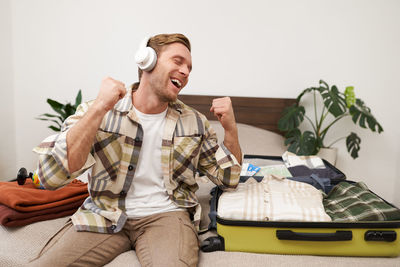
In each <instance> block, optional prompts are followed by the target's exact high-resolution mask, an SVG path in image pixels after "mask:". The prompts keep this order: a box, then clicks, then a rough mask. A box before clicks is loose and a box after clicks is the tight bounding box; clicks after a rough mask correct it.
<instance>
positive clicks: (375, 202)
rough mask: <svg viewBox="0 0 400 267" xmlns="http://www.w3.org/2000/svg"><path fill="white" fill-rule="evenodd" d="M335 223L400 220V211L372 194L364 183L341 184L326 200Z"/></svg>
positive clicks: (326, 207)
mask: <svg viewBox="0 0 400 267" xmlns="http://www.w3.org/2000/svg"><path fill="white" fill-rule="evenodd" d="M324 207H325V211H326V213H327V214H328V215H329V216H330V217H331V218H332V220H333V221H335V222H354V221H392V220H400V210H399V209H397V208H396V207H394V206H392V205H390V204H388V203H387V202H385V201H384V200H383V199H381V198H380V197H378V196H377V195H375V194H374V193H372V192H371V191H370V190H369V189H368V187H367V185H365V184H364V183H363V182H358V183H355V184H350V183H348V182H341V183H340V184H338V185H336V186H335V187H334V188H333V189H332V191H331V192H330V193H329V194H328V196H326V197H325V198H324Z"/></svg>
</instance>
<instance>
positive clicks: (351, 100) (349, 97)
mask: <svg viewBox="0 0 400 267" xmlns="http://www.w3.org/2000/svg"><path fill="white" fill-rule="evenodd" d="M344 96H345V99H346V105H347V107H348V108H350V107H351V106H352V105H354V104H355V103H356V95H355V94H354V87H353V86H347V87H346V90H344Z"/></svg>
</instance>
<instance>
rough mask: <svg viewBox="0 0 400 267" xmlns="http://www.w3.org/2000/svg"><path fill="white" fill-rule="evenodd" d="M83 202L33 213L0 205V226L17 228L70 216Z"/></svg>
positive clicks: (78, 201)
mask: <svg viewBox="0 0 400 267" xmlns="http://www.w3.org/2000/svg"><path fill="white" fill-rule="evenodd" d="M83 201H84V200H83V199H82V200H77V201H75V202H71V203H67V204H65V205H61V206H57V207H53V208H48V209H43V210H38V211H31V212H20V211H17V210H14V209H12V208H9V207H7V206H5V205H1V204H0V224H1V225H4V226H8V227H16V226H24V225H28V224H31V223H34V222H39V221H45V220H51V219H56V218H61V217H65V216H69V215H72V214H74V213H75V212H76V210H77V209H78V208H79V207H80V206H81V205H82V203H83Z"/></svg>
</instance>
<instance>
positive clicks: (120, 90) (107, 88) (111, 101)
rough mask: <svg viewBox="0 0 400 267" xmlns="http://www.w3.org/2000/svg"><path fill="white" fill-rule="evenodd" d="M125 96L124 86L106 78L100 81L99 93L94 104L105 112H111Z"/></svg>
mask: <svg viewBox="0 0 400 267" xmlns="http://www.w3.org/2000/svg"><path fill="white" fill-rule="evenodd" d="M125 94H126V89H125V84H124V83H122V82H120V81H117V80H114V79H113V78H111V77H106V78H104V79H103V80H102V81H101V85H100V91H99V94H98V95H97V98H96V100H95V103H96V104H97V105H98V106H100V107H101V108H103V109H104V110H105V111H109V110H111V109H112V108H113V107H114V106H115V104H117V102H118V101H119V100H120V99H122V98H123V97H124V96H125Z"/></svg>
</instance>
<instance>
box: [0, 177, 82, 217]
mask: <svg viewBox="0 0 400 267" xmlns="http://www.w3.org/2000/svg"><path fill="white" fill-rule="evenodd" d="M88 195H89V194H88V190H87V184H86V183H83V182H81V181H79V180H74V181H72V182H71V183H69V184H68V185H66V186H64V187H62V188H59V189H57V190H54V191H50V190H42V189H37V188H35V186H34V185H33V183H32V180H30V179H29V180H26V182H25V184H24V185H18V183H17V182H0V204H3V205H5V206H7V207H9V208H12V209H14V210H17V211H22V212H30V211H38V210H43V209H49V208H54V207H58V206H62V205H66V204H68V203H74V202H76V201H79V200H82V201H83V200H84V199H85V198H86V197H87V196H88Z"/></svg>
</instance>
